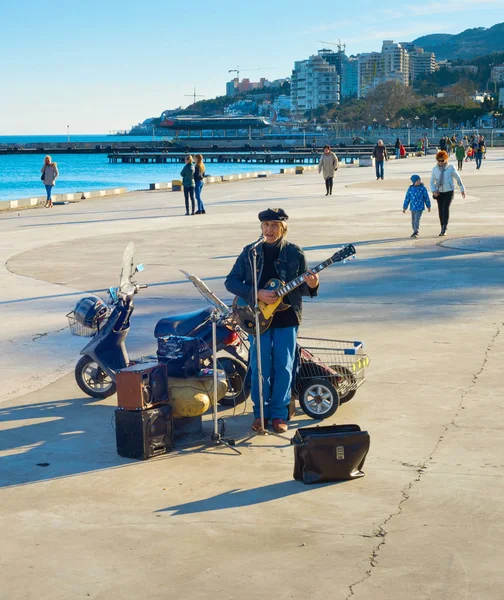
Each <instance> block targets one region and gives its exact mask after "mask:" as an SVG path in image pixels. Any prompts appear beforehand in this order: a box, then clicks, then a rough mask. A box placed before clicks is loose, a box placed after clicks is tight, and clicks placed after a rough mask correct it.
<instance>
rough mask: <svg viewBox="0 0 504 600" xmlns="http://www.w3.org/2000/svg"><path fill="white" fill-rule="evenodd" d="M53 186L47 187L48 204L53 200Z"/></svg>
mask: <svg viewBox="0 0 504 600" xmlns="http://www.w3.org/2000/svg"><path fill="white" fill-rule="evenodd" d="M53 187H54V186H53V185H46V186H45V189H46V192H47V202H49V201H50V200H51V194H52V189H53Z"/></svg>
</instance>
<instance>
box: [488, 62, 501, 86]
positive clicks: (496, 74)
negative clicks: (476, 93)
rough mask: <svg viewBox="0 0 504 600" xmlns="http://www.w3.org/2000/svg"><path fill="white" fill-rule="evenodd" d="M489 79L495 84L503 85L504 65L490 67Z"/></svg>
mask: <svg viewBox="0 0 504 600" xmlns="http://www.w3.org/2000/svg"><path fill="white" fill-rule="evenodd" d="M490 79H491V80H492V81H494V82H495V83H504V65H496V66H495V67H492V71H491V73H490Z"/></svg>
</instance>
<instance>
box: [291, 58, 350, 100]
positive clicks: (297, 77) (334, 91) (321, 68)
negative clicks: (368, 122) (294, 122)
mask: <svg viewBox="0 0 504 600" xmlns="http://www.w3.org/2000/svg"><path fill="white" fill-rule="evenodd" d="M291 102H292V110H294V111H299V112H303V111H306V110H310V109H312V108H317V107H318V106H320V105H322V104H331V103H334V102H339V76H338V73H337V72H336V67H335V66H334V65H331V64H329V63H328V62H327V61H326V60H324V58H323V57H322V56H310V58H308V59H307V60H300V61H296V62H295V63H294V70H293V71H292V77H291Z"/></svg>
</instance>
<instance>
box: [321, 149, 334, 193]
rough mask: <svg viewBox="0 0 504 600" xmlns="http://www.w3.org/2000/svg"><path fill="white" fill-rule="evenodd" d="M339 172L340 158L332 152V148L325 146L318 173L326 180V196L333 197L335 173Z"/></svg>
mask: <svg viewBox="0 0 504 600" xmlns="http://www.w3.org/2000/svg"><path fill="white" fill-rule="evenodd" d="M337 170H338V157H337V156H336V154H334V152H331V146H324V154H322V156H321V157H320V161H319V166H318V172H319V173H322V176H323V178H324V180H325V187H326V196H332V189H333V181H334V173H335V172H336V171H337Z"/></svg>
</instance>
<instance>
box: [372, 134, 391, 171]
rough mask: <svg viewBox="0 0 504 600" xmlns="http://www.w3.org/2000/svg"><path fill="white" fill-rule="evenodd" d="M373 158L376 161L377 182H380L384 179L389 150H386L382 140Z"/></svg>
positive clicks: (376, 147) (375, 148)
mask: <svg viewBox="0 0 504 600" xmlns="http://www.w3.org/2000/svg"><path fill="white" fill-rule="evenodd" d="M373 157H374V159H375V169H376V180H377V181H378V179H383V174H384V172H383V163H384V161H386V160H388V154H387V148H385V145H384V144H383V141H382V140H378V143H377V144H376V146H375V147H374V150H373Z"/></svg>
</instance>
